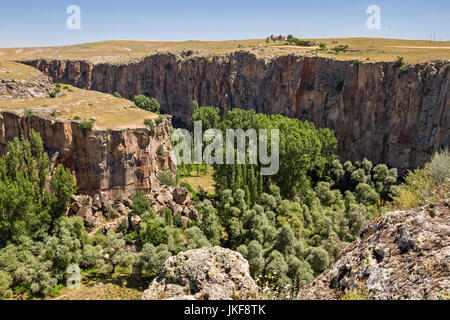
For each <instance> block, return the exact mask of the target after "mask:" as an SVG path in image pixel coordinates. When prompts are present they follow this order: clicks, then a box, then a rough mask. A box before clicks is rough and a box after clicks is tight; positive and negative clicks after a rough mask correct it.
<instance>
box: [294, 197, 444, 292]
mask: <svg viewBox="0 0 450 320" xmlns="http://www.w3.org/2000/svg"><path fill="white" fill-rule="evenodd" d="M349 290H357V292H359V294H361V295H363V296H365V298H366V299H376V300H399V299H414V300H415V299H420V300H422V299H430V300H431V299H433V300H434V299H449V297H450V200H445V201H442V202H440V203H439V204H436V205H429V206H426V207H423V208H420V209H415V210H409V211H395V212H390V213H386V214H383V215H382V216H381V217H380V218H378V219H377V220H375V221H374V222H373V223H372V224H370V225H369V226H368V227H367V228H366V229H365V231H364V232H363V234H362V235H361V238H360V239H358V240H356V241H355V242H353V243H352V244H351V245H350V246H348V247H347V248H346V249H344V250H343V252H341V254H340V258H339V259H338V260H337V261H336V262H335V263H334V264H332V265H331V266H330V268H329V269H328V270H326V271H325V272H324V273H323V274H322V275H320V276H319V277H318V278H316V280H314V282H313V283H312V284H310V285H309V286H306V287H304V288H302V289H301V291H300V294H299V299H307V300H309V299H313V300H316V299H317V300H323V299H326V300H328V299H331V300H334V299H339V298H340V297H341V296H342V295H343V294H345V293H346V292H348V291H349Z"/></svg>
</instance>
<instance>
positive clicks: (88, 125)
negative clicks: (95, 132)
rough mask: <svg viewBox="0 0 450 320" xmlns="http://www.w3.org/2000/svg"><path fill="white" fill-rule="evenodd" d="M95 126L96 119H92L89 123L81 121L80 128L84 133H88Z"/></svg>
mask: <svg viewBox="0 0 450 320" xmlns="http://www.w3.org/2000/svg"><path fill="white" fill-rule="evenodd" d="M94 124H95V120H94V119H91V120H89V121H87V120H84V121H81V123H80V128H81V130H83V132H84V133H87V132H89V131H91V130H92V128H93V127H94Z"/></svg>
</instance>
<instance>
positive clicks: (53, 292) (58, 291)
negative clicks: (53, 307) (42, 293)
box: [48, 284, 64, 298]
mask: <svg viewBox="0 0 450 320" xmlns="http://www.w3.org/2000/svg"><path fill="white" fill-rule="evenodd" d="M62 288H64V285H62V284H58V285H56V286H54V287H53V288H52V290H50V292H49V293H48V295H49V296H50V297H52V298H56V297H57V296H59V295H60V294H61V289H62Z"/></svg>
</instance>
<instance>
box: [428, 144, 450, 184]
mask: <svg viewBox="0 0 450 320" xmlns="http://www.w3.org/2000/svg"><path fill="white" fill-rule="evenodd" d="M430 172H431V179H432V180H433V183H434V185H435V186H440V185H441V184H443V183H444V182H445V181H446V180H448V179H449V178H450V152H449V150H448V149H445V150H444V151H441V152H438V153H436V154H435V155H434V156H433V159H431V163H430Z"/></svg>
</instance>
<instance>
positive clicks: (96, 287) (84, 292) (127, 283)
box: [46, 274, 149, 300]
mask: <svg viewBox="0 0 450 320" xmlns="http://www.w3.org/2000/svg"><path fill="white" fill-rule="evenodd" d="M148 284H149V283H137V282H135V281H133V279H132V278H130V277H129V276H126V275H115V276H113V277H111V276H109V275H96V274H86V275H83V276H82V281H81V287H80V289H72V290H70V289H69V288H67V287H64V288H63V289H62V290H61V295H59V296H57V297H55V298H46V299H48V300H139V299H140V297H141V294H142V292H143V291H144V290H145V289H147V287H148Z"/></svg>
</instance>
